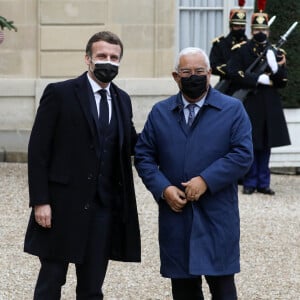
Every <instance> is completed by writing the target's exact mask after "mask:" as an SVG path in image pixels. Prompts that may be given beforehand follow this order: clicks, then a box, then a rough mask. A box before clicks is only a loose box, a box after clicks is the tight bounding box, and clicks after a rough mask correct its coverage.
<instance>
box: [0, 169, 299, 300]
mask: <svg viewBox="0 0 300 300" xmlns="http://www.w3.org/2000/svg"><path fill="white" fill-rule="evenodd" d="M26 171H27V170H26V164H17V163H0V196H1V197H0V199H1V201H0V300H14V299H16V300H23V299H24V300H29V299H32V291H33V289H34V285H35V280H36V276H37V272H38V267H39V265H38V261H37V259H36V258H35V257H33V256H30V255H28V254H25V253H23V251H22V249H23V238H24V232H25V229H26V226H27V220H28V215H29V209H28V190H27V174H26ZM135 182H136V193H137V199H138V209H139V216H140V222H141V233H142V263H141V264H124V263H116V262H112V263H111V264H110V266H109V270H108V274H107V278H106V282H105V286H104V292H105V296H106V297H105V299H107V300H121V299H122V300H129V299H132V300H133V299H134V300H136V299H139V300H150V299H152V300H154V299H155V300H158V299H159V300H169V299H171V297H170V287H169V281H168V279H164V278H161V277H160V274H159V256H158V244H157V210H156V209H157V208H156V204H155V202H154V201H153V199H152V197H151V195H150V194H149V192H147V191H146V190H145V188H144V186H143V185H142V183H141V181H140V179H139V178H138V177H137V176H135ZM272 183H273V184H272V187H273V188H274V189H275V190H276V195H275V196H274V197H270V196H265V195H260V194H254V195H251V196H245V195H242V194H240V213H241V266H242V271H241V273H240V274H238V275H237V276H236V281H237V287H238V293H239V299H240V300H252V299H253V300H258V299H265V300H267V299H268V300H269V299H270V300H274V299H282V300H287V299H293V300H297V299H300V176H291V175H273V176H272ZM74 289H75V274H74V268H73V266H70V269H69V274H68V279H67V283H66V285H65V287H64V289H63V296H62V299H63V300H73V299H75V296H74ZM204 291H205V295H206V299H210V298H209V296H208V291H207V286H206V284H204ZM187 300H188V299H187Z"/></svg>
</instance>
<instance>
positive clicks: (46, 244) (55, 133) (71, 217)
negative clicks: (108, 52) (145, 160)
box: [24, 73, 141, 263]
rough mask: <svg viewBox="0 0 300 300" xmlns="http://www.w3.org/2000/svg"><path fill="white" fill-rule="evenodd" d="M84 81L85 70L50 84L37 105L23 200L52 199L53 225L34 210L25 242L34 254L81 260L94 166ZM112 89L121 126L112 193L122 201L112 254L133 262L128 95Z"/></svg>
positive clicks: (135, 238)
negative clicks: (38, 218) (40, 219)
mask: <svg viewBox="0 0 300 300" xmlns="http://www.w3.org/2000/svg"><path fill="white" fill-rule="evenodd" d="M89 89H91V87H90V84H89V82H88V79H87V74H86V73H84V74H82V75H81V76H80V77H78V78H76V79H71V80H67V81H64V82H59V83H52V84H49V85H48V86H47V87H46V89H45V91H44V93H43V95H42V98H41V101H40V105H39V108H38V111H37V115H36V119H35V122H34V125H33V128H32V132H31V136H30V141H29V147H28V179H29V197H30V203H29V204H30V206H31V207H33V206H34V205H38V204H50V205H51V208H52V227H51V229H45V228H42V227H41V226H39V225H38V224H37V223H36V222H35V220H34V214H33V211H32V212H31V216H30V220H29V224H28V228H27V232H26V236H25V243H24V250H25V252H28V253H31V254H33V255H37V256H39V257H44V258H54V259H61V260H64V261H68V262H73V263H81V262H82V260H83V256H84V252H85V247H86V243H87V237H88V227H89V220H90V216H91V209H90V203H91V202H92V201H93V199H94V197H95V195H96V188H97V172H98V168H99V154H98V153H97V143H98V140H97V131H96V128H95V125H94V123H93V117H92V112H91V105H90V100H89V96H88V95H89V92H90V91H89ZM110 89H111V90H110V91H111V95H112V100H113V101H114V107H115V113H116V116H117V119H118V130H119V142H118V143H119V145H118V149H119V151H118V157H116V160H118V161H119V170H118V171H117V172H116V176H117V177H118V178H117V182H118V185H117V186H116V187H115V191H114V193H115V194H117V196H118V197H119V200H120V202H121V203H122V205H121V206H120V207H119V210H118V211H117V212H116V215H115V217H114V221H113V222H114V224H113V235H112V250H111V255H110V258H111V259H114V260H119V261H132V262H139V261H140V256H141V254H140V252H141V250H140V248H141V246H140V230H139V222H138V214H137V206H136V199H135V191H134V185H133V175H132V164H131V155H132V154H133V149H134V146H135V143H136V139H137V134H136V131H135V128H134V125H133V122H132V106H131V101H130V97H129V96H128V94H127V93H125V92H124V91H123V90H121V89H120V88H118V87H117V86H116V85H114V84H113V83H112V84H111V87H110ZM116 191H117V193H116Z"/></svg>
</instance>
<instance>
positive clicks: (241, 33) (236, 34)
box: [231, 29, 245, 41]
mask: <svg viewBox="0 0 300 300" xmlns="http://www.w3.org/2000/svg"><path fill="white" fill-rule="evenodd" d="M231 32H232V36H233V37H235V38H236V39H237V40H238V41H239V40H241V39H242V38H243V37H244V36H245V30H244V29H238V30H232V31H231Z"/></svg>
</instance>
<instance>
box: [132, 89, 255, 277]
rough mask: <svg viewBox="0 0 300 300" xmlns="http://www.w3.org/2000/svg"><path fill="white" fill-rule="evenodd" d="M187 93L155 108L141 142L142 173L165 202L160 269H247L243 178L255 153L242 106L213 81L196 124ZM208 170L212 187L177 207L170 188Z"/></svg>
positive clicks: (189, 273) (181, 272)
mask: <svg viewBox="0 0 300 300" xmlns="http://www.w3.org/2000/svg"><path fill="white" fill-rule="evenodd" d="M181 97H182V96H181V93H178V94H177V95H174V96H171V97H170V98H168V99H166V100H164V101H161V102H158V103H157V104H155V105H154V107H153V108H152V111H151V112H150V114H149V116H148V119H147V121H146V124H145V127H144V129H143V131H142V133H141V134H140V136H139V140H138V142H137V144H136V148H135V165H136V168H137V171H138V173H139V176H140V177H141V178H142V180H143V182H144V184H145V185H146V187H147V188H148V189H149V191H150V192H151V193H152V194H153V196H154V198H155V199H156V201H157V203H158V207H159V246H160V258H161V274H162V276H164V277H169V278H189V277H194V276H199V275H226V274H234V273H237V272H239V271H240V249H239V239H240V219H239V209H238V193H237V180H238V179H239V178H241V177H243V175H244V174H245V173H246V172H247V170H248V169H249V167H250V165H251V163H252V159H253V149H252V148H253V146H252V139H251V125H250V121H249V118H248V116H247V113H246V112H245V110H244V107H243V104H242V103H241V102H240V101H239V100H237V99H234V98H232V97H229V96H226V95H224V94H221V93H220V92H218V91H217V90H215V89H213V88H211V87H210V89H209V92H208V94H207V97H206V100H205V102H204V105H203V106H202V108H201V110H200V111H199V113H198V115H197V117H196V119H195V121H194V123H193V125H192V127H191V128H189V127H187V125H186V124H185V119H184V114H183V102H182V98H181ZM195 176H201V177H202V178H203V179H204V180H205V182H206V183H207V186H208V190H207V191H206V192H205V194H204V195H202V196H201V197H200V199H199V200H198V201H194V202H188V204H187V205H186V206H185V207H184V209H183V211H182V212H179V213H177V212H174V211H172V210H171V209H170V207H169V206H168V204H167V203H166V201H165V200H163V199H162V198H161V196H162V192H163V190H164V189H165V188H166V187H167V186H170V185H175V186H177V187H178V188H180V189H182V190H184V188H183V187H182V185H181V183H182V182H185V181H188V180H189V179H191V178H192V177H195Z"/></svg>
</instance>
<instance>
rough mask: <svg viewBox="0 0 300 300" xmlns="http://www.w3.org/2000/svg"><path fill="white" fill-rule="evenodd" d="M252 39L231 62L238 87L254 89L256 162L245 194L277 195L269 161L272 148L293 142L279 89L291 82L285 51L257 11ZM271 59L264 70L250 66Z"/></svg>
mask: <svg viewBox="0 0 300 300" xmlns="http://www.w3.org/2000/svg"><path fill="white" fill-rule="evenodd" d="M251 32H252V39H251V40H249V41H248V42H247V43H245V44H244V45H242V46H241V47H240V48H239V49H236V50H235V51H234V54H233V56H232V58H231V59H230V61H229V62H228V65H227V70H228V73H229V76H230V78H231V80H232V83H233V86H234V87H233V88H234V90H239V89H250V90H251V92H250V93H249V94H248V95H247V97H246V99H245V100H244V105H245V108H246V111H247V113H248V115H249V117H250V120H251V123H252V139H253V147H254V162H253V165H252V167H251V168H250V170H249V172H248V174H247V175H246V176H245V178H244V179H243V185H244V189H243V193H244V194H253V193H254V192H255V191H257V192H259V193H263V194H267V195H274V194H275V192H274V191H273V190H272V189H271V188H270V177H271V176H270V169H269V160H270V154H271V148H272V147H279V146H285V145H289V144H290V138H289V133H288V128H287V124H286V121H285V117H284V114H283V109H282V106H281V97H280V95H279V93H278V91H277V89H278V88H283V87H285V86H286V84H287V68H286V59H285V54H284V51H283V50H281V49H274V48H272V46H271V44H270V42H269V40H268V37H269V26H268V15H267V14H266V13H263V12H260V13H254V14H253V15H252V20H251ZM258 57H261V59H260V61H261V62H264V61H267V67H266V69H265V70H263V73H261V72H258V71H257V70H256V68H255V67H254V68H252V67H251V70H250V69H249V67H250V66H252V64H253V63H254V61H255V60H256V59H257V58H258ZM233 96H234V94H233Z"/></svg>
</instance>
